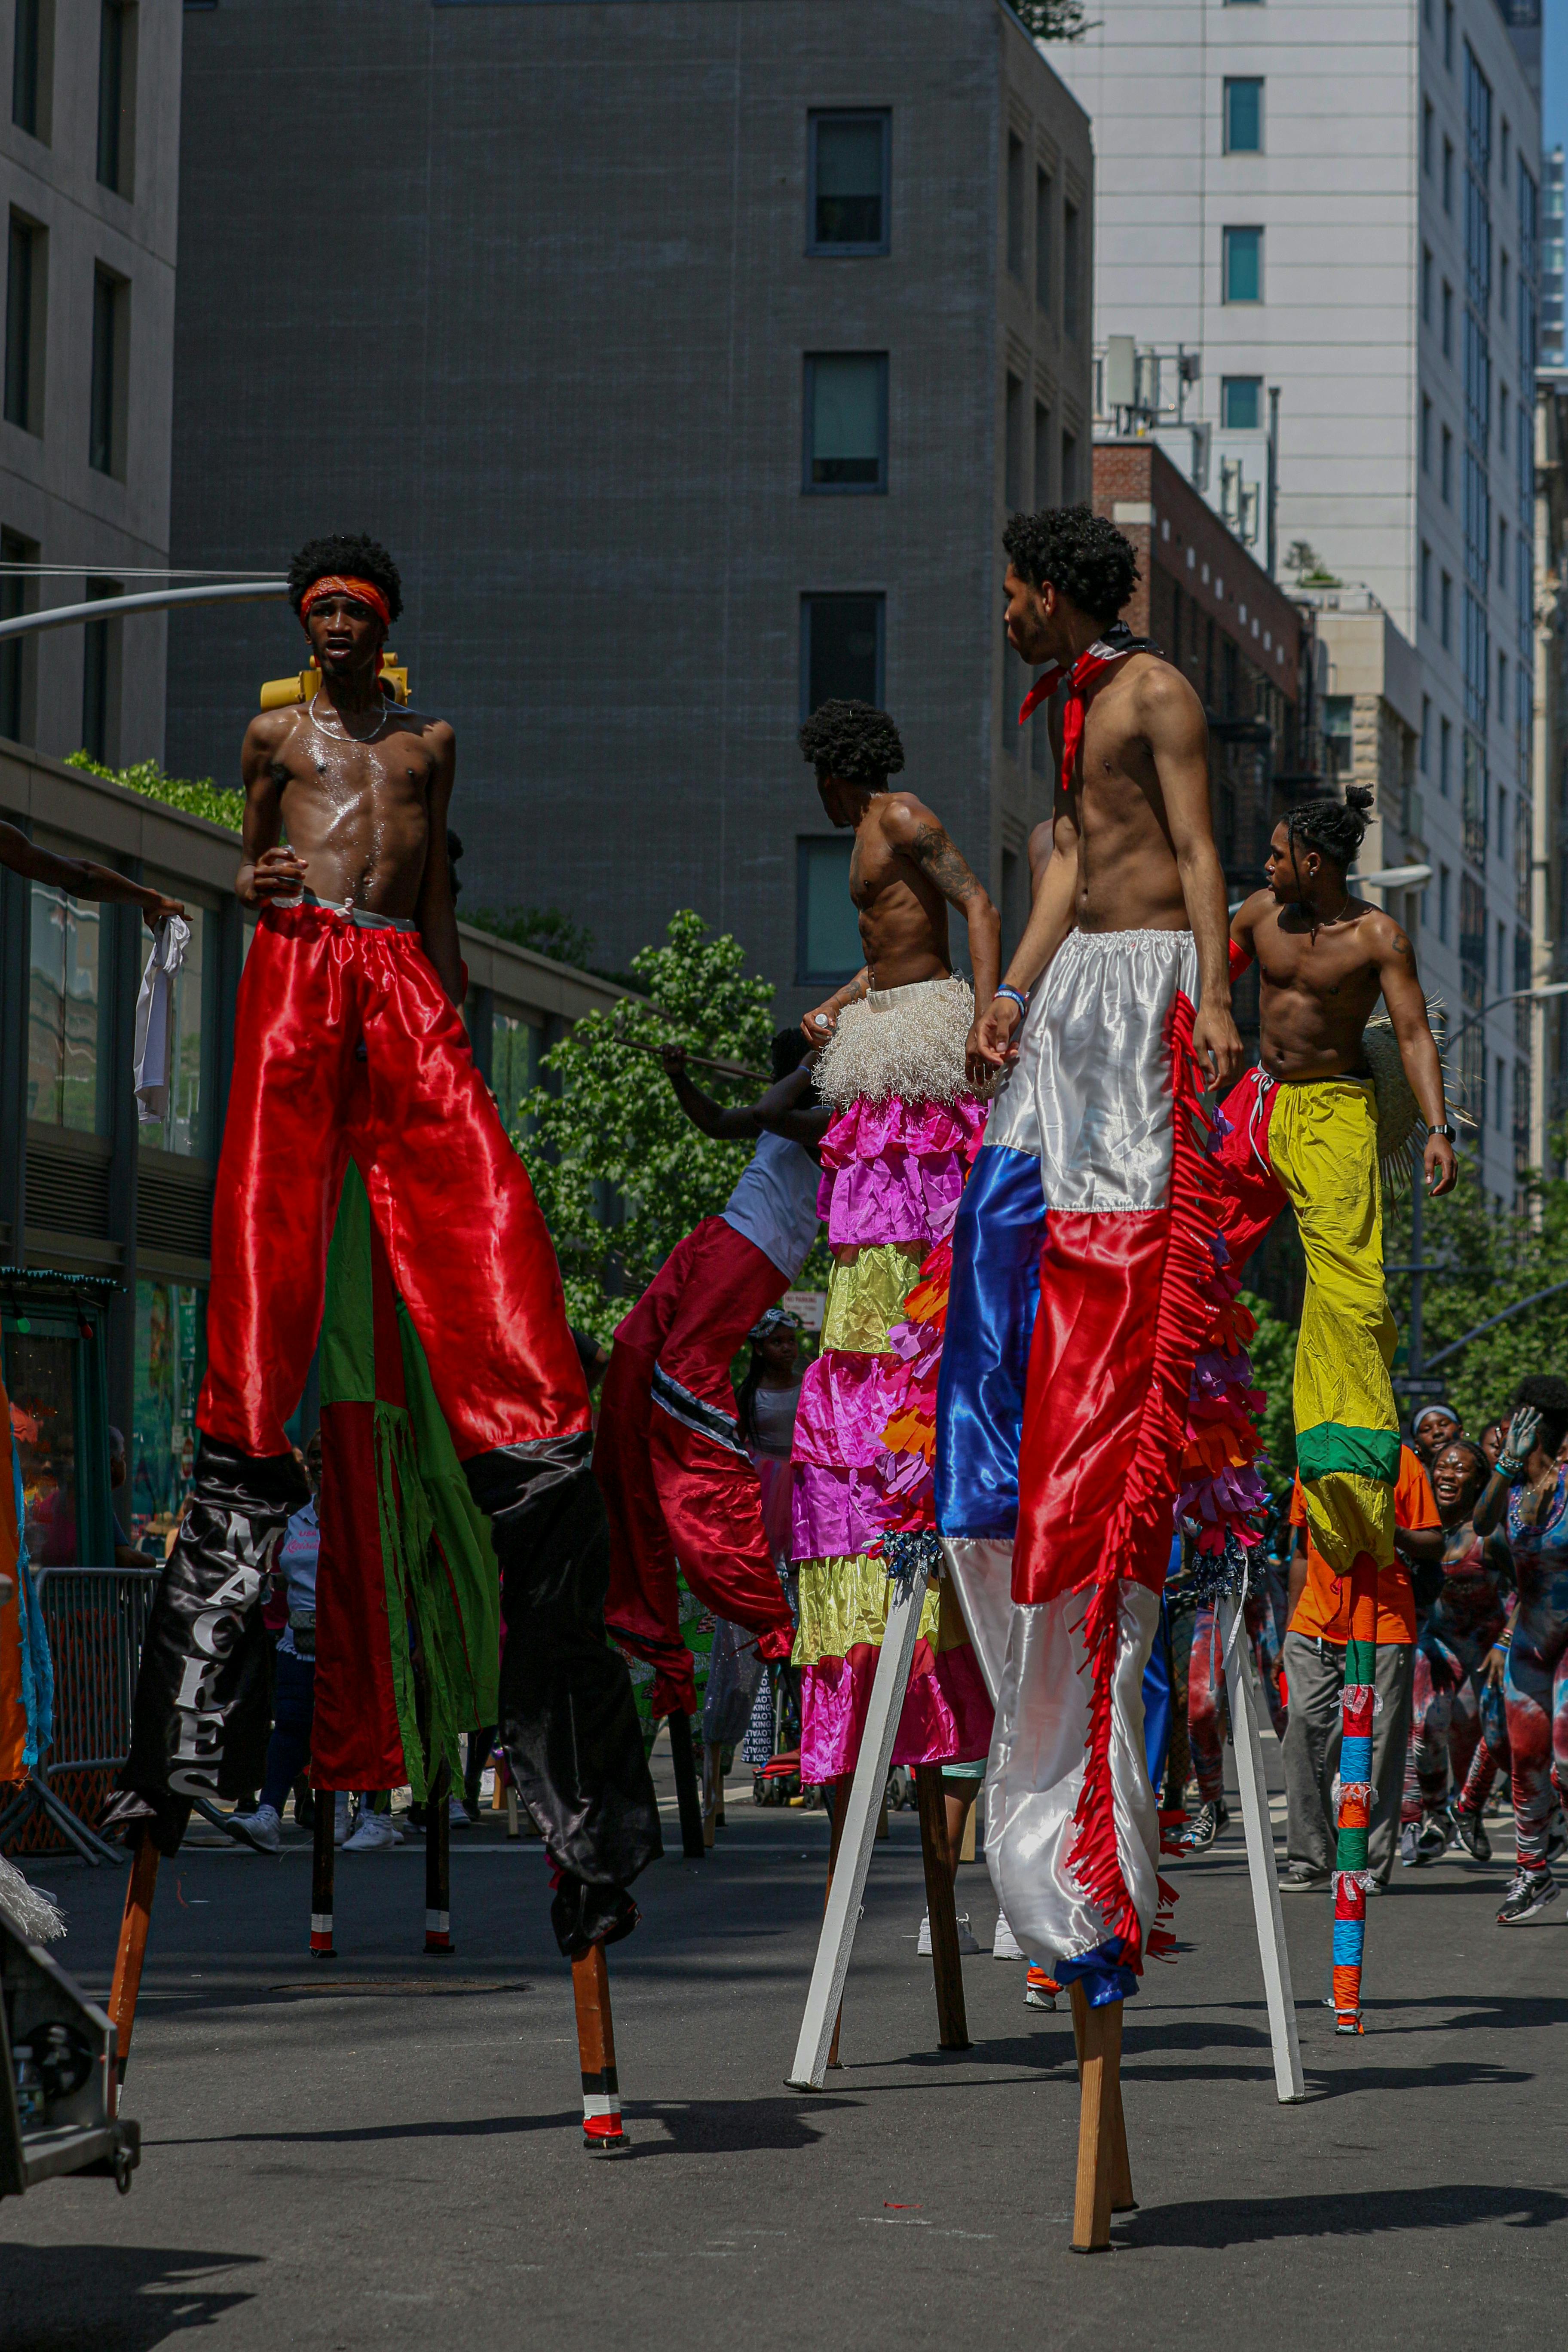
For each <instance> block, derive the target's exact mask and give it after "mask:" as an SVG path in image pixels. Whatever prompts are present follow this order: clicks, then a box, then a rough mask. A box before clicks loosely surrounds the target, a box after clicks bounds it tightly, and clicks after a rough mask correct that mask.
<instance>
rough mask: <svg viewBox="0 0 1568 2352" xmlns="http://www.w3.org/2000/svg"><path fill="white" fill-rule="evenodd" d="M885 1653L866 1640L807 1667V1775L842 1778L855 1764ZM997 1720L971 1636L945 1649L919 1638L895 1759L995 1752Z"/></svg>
mask: <svg viewBox="0 0 1568 2352" xmlns="http://www.w3.org/2000/svg"><path fill="white" fill-rule="evenodd" d="M878 1656H879V1652H878V1651H877V1650H876V1649H875V1648H874V1647H873V1645H872V1644H871V1643H869V1642H863V1643H858V1644H857V1646H856V1647H855V1649H853V1650H852V1651H851V1652H850V1654H849V1655H848V1657H847V1658H820V1659H818V1661H817V1663H816V1665H814V1666H803V1667H802V1668H801V1677H800V1679H801V1706H800V1717H801V1726H802V1730H801V1750H800V1777H801V1779H802V1780H810V1781H822V1780H841V1779H842V1778H843V1776H844V1775H845V1774H846V1773H847V1772H853V1771H854V1769H855V1762H856V1759H857V1758H858V1755H859V1753H860V1738H861V1734H862V1733H863V1732H864V1730H865V1728H866V1717H867V1715H868V1711H869V1709H870V1705H871V1685H872V1683H873V1681H874V1680H875V1679H876V1674H877V1659H878ZM991 1726H992V1709H991V1701H990V1700H989V1699H988V1698H987V1696H986V1695H985V1685H984V1681H983V1680H982V1679H981V1674H980V1666H979V1663H978V1661H977V1659H976V1658H975V1655H974V1652H973V1649H972V1648H971V1646H970V1644H969V1643H967V1642H965V1643H962V1644H961V1645H960V1646H959V1647H958V1648H957V1649H953V1650H942V1651H941V1652H940V1653H939V1652H937V1651H934V1650H933V1649H932V1648H931V1643H929V1642H925V1641H921V1642H919V1643H916V1645H915V1658H914V1665H913V1668H912V1669H911V1671H910V1686H909V1690H908V1692H907V1694H906V1695H905V1698H904V1709H903V1713H902V1714H901V1715H900V1717H899V1728H898V1733H897V1736H896V1737H895V1738H894V1741H893V1762H894V1763H895V1764H960V1763H967V1762H969V1761H970V1760H971V1759H973V1758H975V1757H978V1756H984V1755H986V1754H987V1753H988V1752H989V1749H990V1747H991Z"/></svg>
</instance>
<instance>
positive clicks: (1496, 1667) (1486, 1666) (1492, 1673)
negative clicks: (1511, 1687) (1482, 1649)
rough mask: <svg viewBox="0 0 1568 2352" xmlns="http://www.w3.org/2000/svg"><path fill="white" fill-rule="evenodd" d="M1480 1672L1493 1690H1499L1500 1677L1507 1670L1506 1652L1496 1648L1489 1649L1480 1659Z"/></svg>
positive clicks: (1500, 1686) (1500, 1684) (1500, 1685)
mask: <svg viewBox="0 0 1568 2352" xmlns="http://www.w3.org/2000/svg"><path fill="white" fill-rule="evenodd" d="M1481 1672H1482V1673H1483V1674H1484V1675H1485V1676H1486V1678H1487V1680H1488V1682H1489V1683H1490V1685H1491V1686H1492V1688H1493V1690H1501V1688H1502V1678H1503V1676H1504V1675H1506V1674H1507V1672H1508V1652H1507V1651H1506V1650H1498V1649H1492V1650H1489V1651H1488V1652H1487V1654H1486V1656H1485V1657H1484V1658H1483V1659H1482V1661H1481Z"/></svg>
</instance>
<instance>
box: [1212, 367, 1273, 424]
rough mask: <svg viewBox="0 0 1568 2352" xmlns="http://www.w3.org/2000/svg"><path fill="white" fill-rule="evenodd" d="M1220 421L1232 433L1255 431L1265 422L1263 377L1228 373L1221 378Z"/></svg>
mask: <svg viewBox="0 0 1568 2352" xmlns="http://www.w3.org/2000/svg"><path fill="white" fill-rule="evenodd" d="M1219 421H1220V424H1221V425H1222V427H1223V428H1224V429H1225V430H1226V432H1230V433H1255V432H1256V431H1257V430H1258V426H1259V425H1261V424H1262V422H1263V378H1262V377H1261V376H1260V375H1227V376H1223V377H1222V378H1221V379H1220V387H1219Z"/></svg>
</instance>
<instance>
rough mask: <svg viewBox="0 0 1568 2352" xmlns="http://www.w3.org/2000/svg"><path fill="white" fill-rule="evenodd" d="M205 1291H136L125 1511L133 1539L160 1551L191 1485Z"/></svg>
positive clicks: (159, 1286) (154, 1286) (149, 1285)
mask: <svg viewBox="0 0 1568 2352" xmlns="http://www.w3.org/2000/svg"><path fill="white" fill-rule="evenodd" d="M205 1307H206V1293H205V1290H199V1289H197V1288H196V1287H195V1285H194V1284H191V1283H188V1282H139V1283H138V1284H137V1286H136V1357H135V1371H134V1380H135V1388H134V1392H133V1395H132V1423H131V1444H130V1447H129V1453H130V1461H129V1463H128V1465H127V1475H128V1477H129V1480H130V1487H129V1495H128V1497H127V1501H126V1504H125V1507H126V1509H127V1511H128V1514H129V1517H130V1521H131V1526H130V1530H129V1532H130V1536H131V1540H132V1543H140V1542H142V1539H143V1538H152V1540H153V1545H154V1546H155V1548H156V1549H157V1550H158V1552H160V1553H162V1551H163V1538H164V1537H165V1536H166V1535H167V1534H168V1532H169V1529H170V1528H172V1527H173V1526H174V1520H175V1517H176V1516H177V1514H178V1512H179V1508H180V1506H181V1504H182V1503H183V1502H184V1498H185V1495H186V1492H187V1490H188V1488H189V1486H190V1483H191V1471H192V1467H193V1465H194V1463H195V1444H196V1418H195V1415H196V1394H197V1391H198V1390H199V1389H200V1387H201V1381H202V1373H203V1371H204V1370H205Z"/></svg>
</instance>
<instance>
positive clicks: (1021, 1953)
mask: <svg viewBox="0 0 1568 2352" xmlns="http://www.w3.org/2000/svg"><path fill="white" fill-rule="evenodd" d="M991 1957H992V1958H993V1959H994V1960H1026V1959H1027V1958H1028V1957H1029V1955H1028V1954H1027V1952H1026V1950H1025V1949H1024V1947H1023V1946H1022V1944H1020V1942H1019V1941H1018V1938H1017V1937H1016V1936H1015V1934H1014V1933H1013V1930H1012V1929H1011V1927H1009V1926H1008V1925H1007V1914H1006V1913H1005V1911H998V1913H997V1914H996V1933H995V1935H994V1937H992V1939H991Z"/></svg>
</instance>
